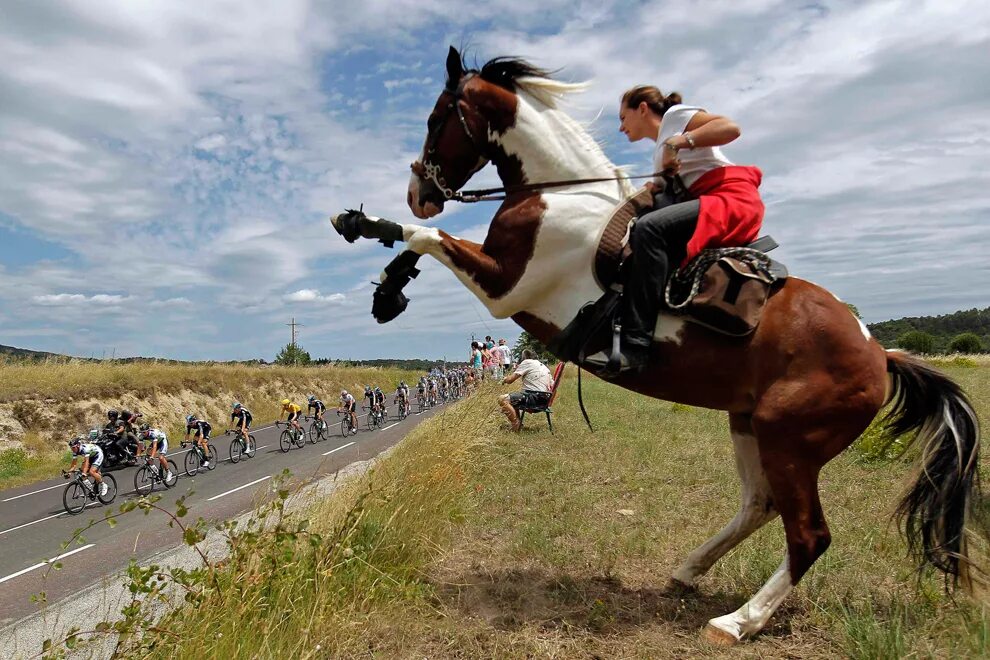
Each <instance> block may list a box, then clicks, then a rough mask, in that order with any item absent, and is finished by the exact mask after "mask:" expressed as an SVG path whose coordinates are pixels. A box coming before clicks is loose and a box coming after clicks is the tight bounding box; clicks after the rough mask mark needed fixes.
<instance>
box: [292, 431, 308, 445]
mask: <svg viewBox="0 0 990 660" xmlns="http://www.w3.org/2000/svg"><path fill="white" fill-rule="evenodd" d="M292 441H293V442H295V443H296V447H299V448H300V449H302V448H303V447H305V446H306V433H305V432H304V431H299V430H296V431H295V433H293V434H292Z"/></svg>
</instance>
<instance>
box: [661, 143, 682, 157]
mask: <svg viewBox="0 0 990 660" xmlns="http://www.w3.org/2000/svg"><path fill="white" fill-rule="evenodd" d="M663 146H664V148H665V149H670V150H671V151H673V152H674V153H675V154H676V153H677V152H678V151H680V149H679V148H677V147H675V146H674V144H673V143H672V142H670V141H667V142H664V143H663Z"/></svg>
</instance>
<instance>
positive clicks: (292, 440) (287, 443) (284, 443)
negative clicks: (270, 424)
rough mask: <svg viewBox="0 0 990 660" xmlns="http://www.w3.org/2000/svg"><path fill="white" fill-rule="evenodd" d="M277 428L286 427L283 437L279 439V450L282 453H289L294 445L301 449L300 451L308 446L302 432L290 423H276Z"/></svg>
mask: <svg viewBox="0 0 990 660" xmlns="http://www.w3.org/2000/svg"><path fill="white" fill-rule="evenodd" d="M275 426H277V427H278V428H282V427H283V426H285V427H286V428H285V430H284V431H282V435H280V436H279V438H278V448H279V449H281V450H282V452H283V453H284V452H287V451H289V450H290V449H292V445H295V446H296V447H299V448H300V449H302V448H303V446H304V445H305V444H306V436H305V433H303V432H302V431H299V430H296V429H295V428H294V427H293V426H292V425H290V424H289V423H288V422H275Z"/></svg>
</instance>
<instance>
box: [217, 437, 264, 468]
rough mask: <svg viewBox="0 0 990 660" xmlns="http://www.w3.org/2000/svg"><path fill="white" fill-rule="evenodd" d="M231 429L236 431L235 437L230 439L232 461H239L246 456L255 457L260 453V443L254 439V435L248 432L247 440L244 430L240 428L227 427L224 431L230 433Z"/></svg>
mask: <svg viewBox="0 0 990 660" xmlns="http://www.w3.org/2000/svg"><path fill="white" fill-rule="evenodd" d="M231 431H233V432H234V439H233V440H231V441H230V449H229V451H230V462H231V463H237V462H238V461H240V460H241V458H243V457H244V456H247V457H248V458H254V455H255V454H257V453H258V443H257V441H256V440H255V439H254V435H253V434H248V436H247V440H246V441H245V439H244V432H243V431H241V430H240V429H227V430H226V431H224V435H230V433H231Z"/></svg>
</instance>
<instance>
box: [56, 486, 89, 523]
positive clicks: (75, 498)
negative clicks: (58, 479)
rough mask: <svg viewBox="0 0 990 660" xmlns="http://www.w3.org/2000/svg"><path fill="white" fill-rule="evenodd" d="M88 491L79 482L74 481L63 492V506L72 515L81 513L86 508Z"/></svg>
mask: <svg viewBox="0 0 990 660" xmlns="http://www.w3.org/2000/svg"><path fill="white" fill-rule="evenodd" d="M87 499H88V498H87V497H86V489H85V488H83V486H82V484H81V483H79V482H78V481H73V482H72V483H70V484H69V485H67V486H66V487H65V490H64V491H62V506H64V507H65V511H66V512H67V513H69V514H71V515H73V516H74V515H76V514H78V513H81V512H82V510H83V509H85V508H86V500H87Z"/></svg>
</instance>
